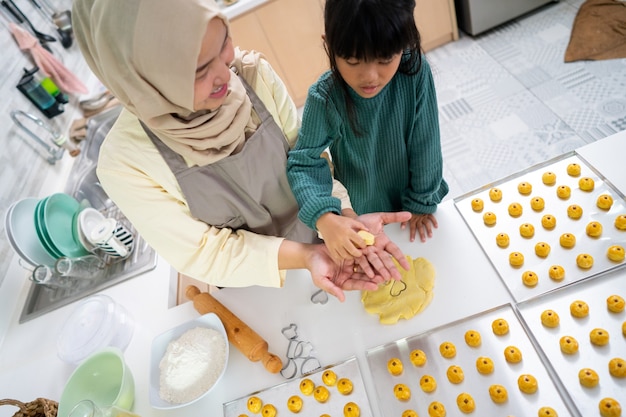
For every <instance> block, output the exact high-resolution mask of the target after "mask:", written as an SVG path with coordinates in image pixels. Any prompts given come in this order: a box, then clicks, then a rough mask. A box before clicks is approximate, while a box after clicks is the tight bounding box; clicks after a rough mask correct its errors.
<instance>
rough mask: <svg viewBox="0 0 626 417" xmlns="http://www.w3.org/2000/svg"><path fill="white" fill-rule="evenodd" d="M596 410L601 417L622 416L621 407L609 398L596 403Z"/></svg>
mask: <svg viewBox="0 0 626 417" xmlns="http://www.w3.org/2000/svg"><path fill="white" fill-rule="evenodd" d="M598 409H599V410H600V415H601V416H602V417H620V416H621V415H622V406H621V405H620V403H619V402H617V401H616V400H615V399H613V398H610V397H606V398H603V399H601V400H600V402H599V403H598Z"/></svg>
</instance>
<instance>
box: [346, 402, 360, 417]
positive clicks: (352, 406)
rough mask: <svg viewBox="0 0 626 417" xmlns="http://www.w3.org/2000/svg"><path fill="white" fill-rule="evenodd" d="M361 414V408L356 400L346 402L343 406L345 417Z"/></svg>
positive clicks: (354, 416) (356, 416)
mask: <svg viewBox="0 0 626 417" xmlns="http://www.w3.org/2000/svg"><path fill="white" fill-rule="evenodd" d="M360 415H361V409H360V408H359V406H358V405H357V404H356V403H354V402H352V401H351V402H349V403H346V405H344V406H343V416H344V417H359V416H360Z"/></svg>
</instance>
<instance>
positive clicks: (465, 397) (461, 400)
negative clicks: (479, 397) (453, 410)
mask: <svg viewBox="0 0 626 417" xmlns="http://www.w3.org/2000/svg"><path fill="white" fill-rule="evenodd" d="M456 406H457V407H459V410H461V412H462V413H465V414H469V413H472V412H473V411H474V410H475V409H476V404H475V403H474V398H472V396H471V395H469V394H468V393H467V392H462V393H460V394H459V395H458V396H457V397H456Z"/></svg>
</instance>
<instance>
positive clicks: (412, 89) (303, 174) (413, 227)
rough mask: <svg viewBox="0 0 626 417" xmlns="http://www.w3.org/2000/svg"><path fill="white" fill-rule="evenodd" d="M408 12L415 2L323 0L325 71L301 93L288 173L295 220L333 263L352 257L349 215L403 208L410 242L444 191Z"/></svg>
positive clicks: (428, 231) (429, 97)
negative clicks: (339, 190) (342, 196)
mask: <svg viewBox="0 0 626 417" xmlns="http://www.w3.org/2000/svg"><path fill="white" fill-rule="evenodd" d="M414 9H415V1H414V0H327V1H326V6H325V11H324V19H325V36H324V41H325V46H326V50H327V53H328V56H329V59H330V68H331V71H328V72H326V73H325V74H323V75H322V76H321V77H320V78H319V80H318V81H317V82H316V83H315V84H314V85H313V86H311V88H310V89H309V93H308V97H307V100H306V104H305V107H304V113H303V119H302V126H301V129H300V133H299V138H298V143H297V145H296V147H295V148H294V149H293V150H292V151H291V152H290V153H289V159H288V165H287V172H288V178H289V183H290V185H291V188H292V190H293V192H294V194H295V196H296V199H297V201H298V204H299V206H300V212H299V217H300V219H301V220H302V221H303V222H304V223H305V224H307V225H308V226H309V227H311V228H313V229H317V230H318V231H319V232H320V233H321V235H322V236H323V238H324V240H325V242H326V245H327V246H328V247H329V249H330V250H331V254H332V256H334V257H335V258H336V259H339V258H341V259H344V258H350V257H352V256H358V253H359V251H358V248H361V247H363V243H364V242H363V241H362V239H361V238H360V237H359V236H358V234H357V232H358V230H360V229H363V228H364V226H363V224H362V223H360V222H358V221H356V220H354V219H353V218H354V217H356V215H357V213H358V214H363V213H369V212H375V211H399V210H405V211H409V212H411V213H412V218H411V220H410V221H409V222H408V224H409V226H410V239H411V241H413V240H414V239H415V235H416V233H419V235H420V238H421V240H422V241H424V240H425V239H426V236H429V237H430V236H432V228H433V227H437V221H436V220H435V217H434V216H433V213H434V212H435V211H436V209H437V204H438V203H439V202H441V200H442V198H443V197H444V196H445V195H446V194H447V192H448V185H447V184H446V182H445V180H444V179H443V177H442V165H443V162H442V155H441V144H440V140H439V121H438V113H437V100H436V96H435V88H434V84H433V79H432V74H431V71H430V67H429V65H428V63H427V62H426V60H425V59H424V57H422V55H421V53H420V36H419V32H418V30H417V28H416V26H415V20H414V17H413V10H414ZM326 148H329V150H330V153H331V158H332V165H333V166H334V177H335V178H336V179H337V180H339V181H340V182H341V183H343V185H344V186H345V187H346V188H347V190H348V194H349V196H350V199H351V202H352V206H353V208H354V211H352V210H343V213H342V210H341V206H340V202H339V200H337V199H336V198H334V197H332V196H331V188H332V175H333V173H332V172H331V170H330V169H329V167H328V163H327V161H326V160H325V159H324V158H321V157H320V155H321V154H322V153H323V152H324V150H325V149H326ZM355 211H356V213H355ZM403 227H406V223H403Z"/></svg>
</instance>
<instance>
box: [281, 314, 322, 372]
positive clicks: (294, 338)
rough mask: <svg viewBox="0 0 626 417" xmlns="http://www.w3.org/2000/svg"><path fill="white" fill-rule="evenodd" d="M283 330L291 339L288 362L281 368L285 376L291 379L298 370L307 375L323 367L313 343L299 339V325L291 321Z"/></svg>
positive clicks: (288, 346) (286, 336) (288, 348)
mask: <svg viewBox="0 0 626 417" xmlns="http://www.w3.org/2000/svg"><path fill="white" fill-rule="evenodd" d="M281 332H282V334H283V336H285V338H287V340H289V344H288V345H287V362H286V363H285V365H284V366H283V368H282V369H281V370H280V374H281V375H282V376H283V377H284V378H287V379H291V378H293V377H295V376H296V375H297V374H298V371H300V375H306V374H308V373H310V372H313V371H315V370H317V369H319V368H321V365H320V362H319V360H318V359H317V358H316V357H315V356H313V351H314V349H313V345H312V344H311V343H310V342H307V341H303V340H298V326H296V325H295V324H294V323H291V324H290V325H289V326H287V327H284V328H283V329H282V330H281Z"/></svg>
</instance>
